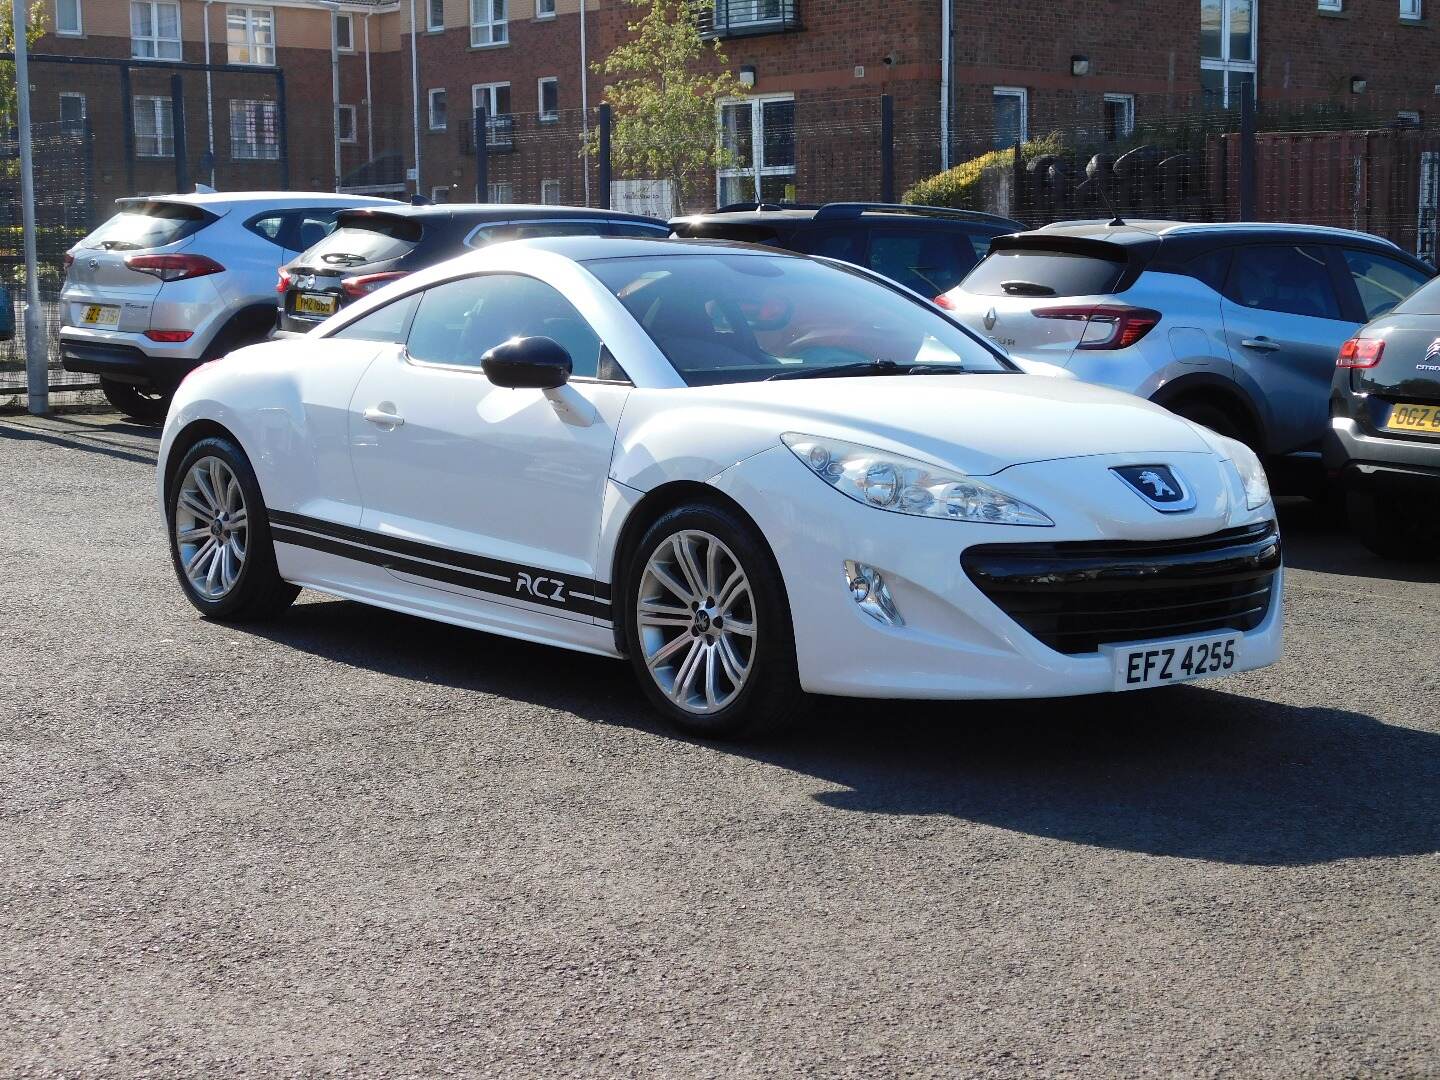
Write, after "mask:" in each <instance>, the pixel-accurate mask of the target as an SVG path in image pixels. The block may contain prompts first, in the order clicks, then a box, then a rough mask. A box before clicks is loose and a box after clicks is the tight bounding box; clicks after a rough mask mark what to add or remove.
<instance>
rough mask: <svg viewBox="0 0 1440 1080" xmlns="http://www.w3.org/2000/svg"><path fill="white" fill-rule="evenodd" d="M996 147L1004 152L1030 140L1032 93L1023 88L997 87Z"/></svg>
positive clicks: (995, 93)
mask: <svg viewBox="0 0 1440 1080" xmlns="http://www.w3.org/2000/svg"><path fill="white" fill-rule="evenodd" d="M992 96H993V98H994V102H995V147H996V149H1000V150H1003V149H1005V148H1007V147H1011V146H1014V145H1015V144H1016V143H1019V142H1024V141H1025V140H1027V139H1028V138H1030V92H1029V91H1028V90H1026V89H1025V88H1024V87H1023V86H997V87H995V90H994V92H993V94H992Z"/></svg>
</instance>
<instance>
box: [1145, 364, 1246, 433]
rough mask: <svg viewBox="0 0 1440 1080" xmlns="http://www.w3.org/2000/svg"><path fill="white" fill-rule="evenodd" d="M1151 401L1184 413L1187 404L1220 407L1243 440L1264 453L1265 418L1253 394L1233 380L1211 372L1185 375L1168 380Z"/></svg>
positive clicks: (1181, 413)
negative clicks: (1252, 397)
mask: <svg viewBox="0 0 1440 1080" xmlns="http://www.w3.org/2000/svg"><path fill="white" fill-rule="evenodd" d="M1150 400H1151V401H1153V402H1154V403H1155V404H1157V405H1163V406H1164V407H1165V408H1167V409H1170V410H1171V411H1172V412H1176V413H1179V414H1180V415H1182V416H1184V415H1186V406H1187V405H1192V406H1200V407H1208V408H1210V409H1215V410H1218V411H1219V412H1221V413H1222V414H1223V415H1224V416H1225V417H1226V418H1228V419H1229V421H1230V422H1231V424H1232V425H1233V426H1234V429H1235V433H1236V436H1237V437H1238V438H1239V439H1240V441H1241V442H1243V443H1245V445H1247V446H1249V447H1250V448H1251V449H1252V450H1254V451H1256V452H1257V453H1263V452H1264V444H1265V421H1264V418H1263V417H1262V416H1261V414H1260V410H1259V408H1258V407H1257V406H1256V405H1255V402H1254V401H1252V400H1251V399H1250V396H1249V395H1248V394H1247V393H1245V391H1244V390H1243V389H1241V388H1240V387H1239V386H1237V385H1236V384H1235V383H1234V382H1233V381H1231V380H1230V379H1226V378H1224V377H1222V376H1220V375H1214V374H1210V373H1208V372H1197V373H1195V374H1193V375H1182V376H1181V377H1180V378H1178V379H1176V380H1174V381H1173V382H1169V383H1166V384H1165V386H1163V387H1161V388H1160V390H1158V391H1156V393H1155V394H1154V395H1153V396H1152V397H1151V398H1150ZM1196 411H1199V410H1198V409H1197V410H1196ZM1222 434H1224V432H1222Z"/></svg>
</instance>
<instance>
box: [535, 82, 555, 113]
mask: <svg viewBox="0 0 1440 1080" xmlns="http://www.w3.org/2000/svg"><path fill="white" fill-rule="evenodd" d="M546 83H554V84H555V109H554V111H553V112H546V111H545V84H546ZM535 115H536V116H537V117H539V119H540V120H541V122H543V123H547V124H550V123H554V122H555V121H557V120H559V119H560V76H558V75H545V76H542V77H541V78H539V79H536V80H535Z"/></svg>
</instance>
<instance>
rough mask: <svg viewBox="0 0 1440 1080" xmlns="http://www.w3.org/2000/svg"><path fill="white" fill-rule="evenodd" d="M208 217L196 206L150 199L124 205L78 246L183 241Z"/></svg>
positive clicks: (135, 246) (133, 246) (123, 247)
mask: <svg viewBox="0 0 1440 1080" xmlns="http://www.w3.org/2000/svg"><path fill="white" fill-rule="evenodd" d="M210 220H211V216H210V215H209V214H207V213H206V212H205V211H204V210H201V209H200V208H199V207H198V206H190V205H187V204H185V203H166V202H150V203H140V204H139V205H138V206H136V205H131V206H127V207H126V208H125V209H124V210H122V211H121V212H120V213H118V214H116V215H115V216H114V217H112V218H111V219H110V220H109V221H107V222H105V224H104V225H101V226H100V227H99V228H98V229H96V230H95V231H94V232H92V233H91V234H90V235H89V236H87V237H85V239H84V240H82V241H80V246H81V247H82V248H105V249H107V250H110V251H137V250H140V249H143V248H157V247H164V246H165V245H167V244H173V243H175V242H176V241H177V240H183V239H184V238H185V237H187V236H189V235H190V234H191V233H193V232H195V231H197V230H198V229H200V228H201V227H203V226H204V225H205V223H206V222H208V221H210Z"/></svg>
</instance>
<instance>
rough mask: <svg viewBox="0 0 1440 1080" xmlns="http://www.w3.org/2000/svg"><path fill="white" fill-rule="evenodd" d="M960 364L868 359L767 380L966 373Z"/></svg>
mask: <svg viewBox="0 0 1440 1080" xmlns="http://www.w3.org/2000/svg"><path fill="white" fill-rule="evenodd" d="M964 371H965V368H964V367H962V366H961V365H960V364H897V363H896V362H895V361H894V360H866V361H865V362H864V363H859V364H826V365H823V366H822V365H816V366H814V367H802V368H793V369H791V370H790V371H778V372H776V373H775V374H774V375H771V376H770V377H769V378H768V379H766V380H765V381H766V382H776V381H778V380H780V379H845V378H856V377H860V376H865V375H933V374H936V373H937V372H944V373H946V374H948V373H950V372H958V373H964Z"/></svg>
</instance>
